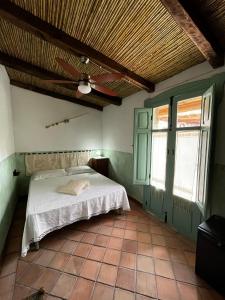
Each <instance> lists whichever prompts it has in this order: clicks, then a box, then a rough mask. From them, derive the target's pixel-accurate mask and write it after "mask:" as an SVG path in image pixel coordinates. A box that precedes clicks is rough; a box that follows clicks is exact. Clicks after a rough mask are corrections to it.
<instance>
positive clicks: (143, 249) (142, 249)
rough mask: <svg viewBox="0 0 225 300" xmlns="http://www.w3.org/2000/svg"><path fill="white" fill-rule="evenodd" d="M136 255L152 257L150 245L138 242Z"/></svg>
mask: <svg viewBox="0 0 225 300" xmlns="http://www.w3.org/2000/svg"><path fill="white" fill-rule="evenodd" d="M138 254H141V255H145V256H152V255H153V248H152V245H151V244H146V243H140V242H138Z"/></svg>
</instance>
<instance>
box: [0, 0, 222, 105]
mask: <svg viewBox="0 0 225 300" xmlns="http://www.w3.org/2000/svg"><path fill="white" fill-rule="evenodd" d="M11 2H13V3H15V4H17V5H19V6H20V7H21V8H23V9H25V10H27V11H29V12H31V13H32V14H34V15H35V16H38V17H39V18H41V19H42V20H44V21H47V22H48V23H50V24H52V25H53V26H55V27H56V28H58V29H61V30H63V31H64V32H66V33H67V34H69V35H70V36H72V37H74V38H76V39H78V40H80V41H82V42H83V43H85V44H86V45H89V46H91V47H92V48H94V49H96V50H98V51H99V52H101V53H103V54H104V55H106V56H108V57H110V58H111V59H113V60H115V61H116V62H118V63H120V64H121V65H123V66H124V67H126V68H127V69H129V70H131V71H133V72H135V73H136V74H138V75H140V76H142V77H143V78H145V79H147V80H150V81H152V82H154V83H157V82H160V81H162V80H165V79H167V78H169V77H171V76H173V75H175V74H177V73H179V72H181V71H183V70H185V69H187V68H189V67H191V66H193V65H196V64H198V63H201V62H203V61H204V57H203V56H202V54H201V53H200V52H199V50H198V49H197V47H196V46H195V45H194V43H193V42H192V41H191V40H190V39H189V37H188V36H187V35H186V34H185V33H184V32H183V30H182V29H181V28H180V27H179V26H178V25H177V24H176V22H175V21H174V19H173V18H172V16H171V15H170V14H169V13H168V11H167V10H166V9H165V8H164V6H163V5H162V4H161V1H160V0H151V1H149V0H126V1H124V0H113V1H112V0H85V1H84V0H83V1H82V0H38V1H34V0H11ZM202 2H203V1H202ZM206 2H208V3H209V6H210V7H214V5H216V4H215V3H216V2H219V0H207V1H206ZM214 15H215V13H214ZM216 16H218V18H220V13H218V14H217V15H216ZM0 28H1V30H0V39H1V43H0V51H2V52H4V53H7V54H9V55H11V56H14V57H17V58H19V59H21V60H24V61H26V62H29V63H31V64H33V65H35V66H39V67H42V68H43V69H46V70H49V71H52V72H54V73H57V74H59V75H62V76H64V77H69V76H68V74H65V73H64V71H63V70H62V69H61V68H60V66H59V65H58V64H57V63H56V61H55V58H56V57H61V58H63V59H64V60H65V61H67V62H69V63H71V64H72V65H73V66H74V67H76V68H77V69H78V70H79V71H81V72H86V73H88V74H90V75H96V74H101V73H105V72H107V70H105V69H104V68H101V67H100V66H98V65H96V64H94V63H92V62H90V63H89V64H88V65H83V64H81V63H80V60H79V58H78V57H76V56H73V55H71V54H70V53H68V52H65V51H63V50H61V49H59V48H57V47H56V46H53V45H52V44H50V43H48V42H46V41H44V40H42V39H39V38H37V37H36V36H34V35H32V34H31V33H28V32H25V31H23V30H22V29H19V28H18V27H16V26H14V25H12V24H11V23H9V22H7V21H5V20H3V19H0ZM8 71H9V76H10V77H11V78H12V79H15V78H17V79H18V80H19V79H20V80H23V81H26V80H27V81H29V82H31V83H32V84H35V85H37V86H40V87H43V86H44V85H43V82H42V81H41V80H40V79H38V78H35V77H32V76H30V75H27V74H25V73H21V72H17V71H15V70H14V71H13V70H12V69H9V68H8ZM53 79H54V78H53ZM106 85H107V86H108V87H110V88H112V89H113V90H115V91H116V92H118V95H119V96H120V97H126V96H129V95H131V94H133V93H135V92H137V91H139V90H140V88H137V87H136V86H134V85H132V84H131V83H129V82H127V81H124V80H121V81H118V82H114V83H107V84H106ZM44 87H45V88H48V89H50V90H55V91H58V92H60V93H65V95H67V94H68V93H69V94H70V95H71V91H69V90H68V89H65V88H63V87H62V88H61V87H58V86H53V85H50V84H45V86H44ZM87 97H89V98H90V99H92V100H90V99H89V100H90V101H92V102H93V103H96V104H100V105H102V106H104V105H106V102H104V100H102V99H99V98H98V97H94V96H93V95H91V96H85V97H84V99H86V100H87ZM89 100H88V101H89Z"/></svg>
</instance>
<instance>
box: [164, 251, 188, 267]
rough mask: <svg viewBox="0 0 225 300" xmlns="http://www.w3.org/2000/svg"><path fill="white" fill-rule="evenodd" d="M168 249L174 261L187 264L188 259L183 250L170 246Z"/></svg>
mask: <svg viewBox="0 0 225 300" xmlns="http://www.w3.org/2000/svg"><path fill="white" fill-rule="evenodd" d="M168 250H169V254H170V258H171V260H172V261H173V262H178V263H182V264H187V260H186V258H185V255H184V252H183V251H182V250H179V249H173V248H169V249H168Z"/></svg>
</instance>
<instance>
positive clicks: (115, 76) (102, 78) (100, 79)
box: [91, 73, 125, 83]
mask: <svg viewBox="0 0 225 300" xmlns="http://www.w3.org/2000/svg"><path fill="white" fill-rule="evenodd" d="M123 77H125V75H123V74H121V73H105V74H100V75H95V76H92V77H91V80H93V81H94V82H97V83H104V82H112V81H116V80H120V79H122V78H123Z"/></svg>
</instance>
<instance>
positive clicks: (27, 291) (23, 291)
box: [13, 284, 34, 300]
mask: <svg viewBox="0 0 225 300" xmlns="http://www.w3.org/2000/svg"><path fill="white" fill-rule="evenodd" d="M33 292H34V290H33V289H31V288H28V287H25V286H23V285H18V284H16V285H15V289H14V293H13V300H21V299H25V298H26V297H28V296H30V295H31V294H32V293H33Z"/></svg>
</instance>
